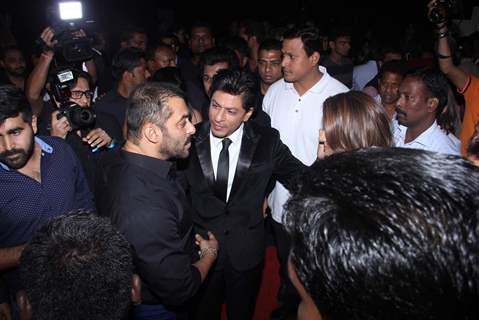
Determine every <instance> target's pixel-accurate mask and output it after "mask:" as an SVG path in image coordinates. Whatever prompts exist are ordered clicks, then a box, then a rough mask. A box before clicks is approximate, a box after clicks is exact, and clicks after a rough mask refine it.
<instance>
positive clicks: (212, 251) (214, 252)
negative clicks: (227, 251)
mask: <svg viewBox="0 0 479 320" xmlns="http://www.w3.org/2000/svg"><path fill="white" fill-rule="evenodd" d="M204 256H213V258H215V259H216V257H217V256H218V249H216V248H213V247H206V248H204V249H201V251H200V259H203V257H204Z"/></svg>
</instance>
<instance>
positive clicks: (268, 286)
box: [221, 246, 279, 320]
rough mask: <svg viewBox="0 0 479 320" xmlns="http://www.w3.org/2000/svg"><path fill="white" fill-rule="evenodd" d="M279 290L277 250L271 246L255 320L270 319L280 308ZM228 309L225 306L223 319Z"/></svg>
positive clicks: (267, 252) (268, 249) (265, 265)
mask: <svg viewBox="0 0 479 320" xmlns="http://www.w3.org/2000/svg"><path fill="white" fill-rule="evenodd" d="M278 289H279V262H278V257H277V255H276V248H275V247H274V246H269V247H267V248H266V253H265V258H264V270H263V280H262V282H261V288H260V289H259V294H258V300H257V301H256V310H255V312H254V318H253V320H267V319H269V318H270V314H271V311H273V310H274V309H276V308H277V307H278V302H277V301H276V293H277V292H278ZM225 311H226V308H225V306H224V305H223V314H222V317H221V318H222V319H223V320H226V312H225Z"/></svg>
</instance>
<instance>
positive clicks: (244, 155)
mask: <svg viewBox="0 0 479 320" xmlns="http://www.w3.org/2000/svg"><path fill="white" fill-rule="evenodd" d="M259 138H260V136H259V135H258V134H256V133H255V132H254V130H253V128H252V127H251V126H250V125H249V123H245V125H244V130H243V138H242V141H241V148H240V154H239V157H238V163H237V165H236V172H235V177H234V180H233V186H232V187H231V192H230V197H229V199H228V202H230V201H231V200H232V198H234V196H235V194H236V191H237V189H238V188H239V186H240V185H241V182H242V180H243V178H244V175H245V174H246V172H247V171H248V169H249V167H250V166H251V161H252V160H253V156H254V152H255V150H256V147H257V146H258V141H259Z"/></svg>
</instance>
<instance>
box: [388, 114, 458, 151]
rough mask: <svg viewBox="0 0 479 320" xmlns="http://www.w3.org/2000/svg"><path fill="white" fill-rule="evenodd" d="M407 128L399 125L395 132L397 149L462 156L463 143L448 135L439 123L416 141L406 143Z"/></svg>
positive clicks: (450, 134)
mask: <svg viewBox="0 0 479 320" xmlns="http://www.w3.org/2000/svg"><path fill="white" fill-rule="evenodd" d="M406 131H407V127H405V126H403V125H398V126H397V127H396V130H395V132H394V142H395V143H396V147H400V148H410V149H423V150H429V151H434V152H440V153H447V154H454V155H460V154H461V152H460V151H461V142H460V141H459V139H457V138H456V137H455V136H454V135H453V134H452V133H449V134H446V132H445V131H444V130H442V129H441V127H439V126H438V124H437V122H436V121H434V123H433V124H432V125H431V126H430V127H429V128H428V129H427V130H426V131H424V132H423V133H421V134H420V135H419V136H418V137H417V138H416V139H414V140H413V141H411V142H408V143H405V142H404V140H405V139H406Z"/></svg>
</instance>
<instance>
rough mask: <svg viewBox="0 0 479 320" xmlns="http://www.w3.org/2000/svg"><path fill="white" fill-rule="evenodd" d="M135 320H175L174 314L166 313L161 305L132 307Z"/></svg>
mask: <svg viewBox="0 0 479 320" xmlns="http://www.w3.org/2000/svg"><path fill="white" fill-rule="evenodd" d="M133 315H134V319H135V320H176V315H175V313H173V312H171V311H168V310H167V309H166V308H165V307H164V306H163V305H162V304H139V305H136V306H135V307H134V310H133Z"/></svg>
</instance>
